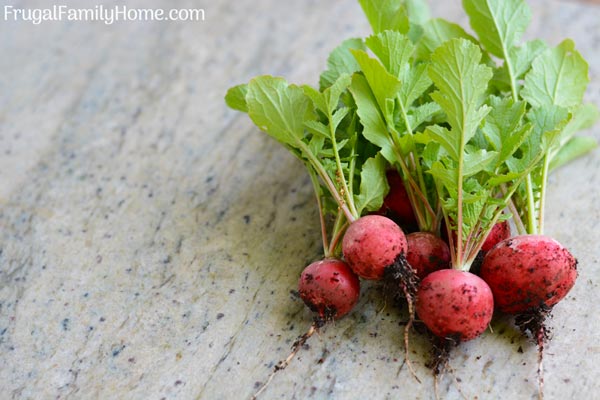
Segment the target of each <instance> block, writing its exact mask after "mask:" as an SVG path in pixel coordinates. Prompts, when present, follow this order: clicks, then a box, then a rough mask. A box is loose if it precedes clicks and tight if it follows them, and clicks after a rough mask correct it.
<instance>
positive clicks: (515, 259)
mask: <svg viewBox="0 0 600 400" xmlns="http://www.w3.org/2000/svg"><path fill="white" fill-rule="evenodd" d="M481 277H482V278H483V279H484V280H485V281H486V282H487V283H488V285H490V287H491V289H492V292H493V293H494V299H495V301H496V306H497V307H498V309H500V310H501V311H503V312H506V313H509V314H518V313H522V312H525V311H528V310H530V309H534V308H538V307H540V306H547V307H552V306H553V305H555V304H556V303H558V302H559V301H560V300H561V299H563V298H564V297H565V296H566V295H567V293H568V292H569V290H571V288H572V287H573V285H574V284H575V279H576V278H577V260H576V259H575V257H573V255H572V254H571V253H570V252H569V251H568V250H567V249H566V248H564V247H563V246H562V245H561V244H560V243H558V242H557V241H556V240H554V239H552V238H549V237H547V236H543V235H520V236H515V237H513V238H510V239H507V240H504V241H502V242H500V243H499V244H497V245H496V246H495V247H494V248H493V249H492V250H490V251H489V252H488V253H487V254H486V256H485V258H484V260H483V265H482V266H481Z"/></svg>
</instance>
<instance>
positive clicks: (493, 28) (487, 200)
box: [226, 0, 598, 269]
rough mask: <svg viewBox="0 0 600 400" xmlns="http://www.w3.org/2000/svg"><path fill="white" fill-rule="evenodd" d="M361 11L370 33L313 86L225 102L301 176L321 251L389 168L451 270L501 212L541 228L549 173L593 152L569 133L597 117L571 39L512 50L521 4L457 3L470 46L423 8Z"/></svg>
mask: <svg viewBox="0 0 600 400" xmlns="http://www.w3.org/2000/svg"><path fill="white" fill-rule="evenodd" d="M359 3H360V5H361V6H362V8H363V11H364V12H365V14H366V16H367V19H368V21H369V23H370V24H371V27H372V29H373V35H371V36H369V37H367V38H366V39H356V38H354V39H348V40H346V41H344V42H342V43H341V44H340V46H338V47H337V48H336V49H334V51H333V52H332V53H331V54H330V56H329V58H328V60H327V69H326V70H325V71H324V72H323V73H322V74H321V77H320V80H319V89H318V90H317V89H315V88H312V87H309V86H295V85H289V84H288V83H287V82H285V81H284V80H283V79H281V78H273V77H270V76H262V77H257V78H255V79H253V80H251V81H250V82H249V83H248V84H247V85H240V86H237V87H234V88H232V89H231V90H230V91H229V92H228V94H227V97H226V100H227V103H228V104H229V105H230V106H231V107H233V108H235V109H238V110H241V111H244V112H247V113H248V114H249V116H250V117H251V118H252V120H253V121H254V123H255V124H256V125H257V126H258V127H259V128H261V129H262V130H264V131H265V132H267V133H268V134H269V135H271V136H272V137H274V138H275V139H276V140H278V141H279V142H281V143H282V144H283V145H285V146H286V147H287V148H288V149H289V150H290V151H291V152H292V153H293V154H295V155H296V156H297V157H298V158H299V159H300V160H302V162H304V163H305V165H306V166H307V167H308V170H309V173H310V175H311V177H312V179H313V183H314V186H315V190H316V192H317V197H318V199H319V208H320V210H321V216H322V218H321V220H322V226H323V227H324V228H323V233H324V235H323V236H324V245H325V248H326V255H328V254H327V252H328V251H329V255H332V254H333V253H335V251H336V248H337V247H336V246H337V243H338V239H339V236H340V235H341V233H342V232H343V230H344V227H345V225H346V223H347V222H349V221H350V222H351V221H352V220H354V219H355V218H357V217H359V216H361V215H363V214H364V213H366V212H369V211H373V210H376V209H378V208H379V207H380V206H381V204H382V201H383V196H384V195H385V194H386V192H387V190H388V187H387V183H386V181H385V169H386V168H387V167H388V166H392V167H394V168H396V169H397V170H398V171H399V172H400V174H401V176H402V178H403V181H404V183H405V186H406V189H407V192H408V195H409V198H410V201H411V203H412V205H413V208H414V211H415V214H416V217H417V221H418V223H419V228H420V229H421V230H425V231H431V232H435V233H439V230H440V226H441V221H442V220H445V222H446V226H447V228H448V230H449V235H448V236H449V238H450V241H451V253H452V261H453V266H454V267H455V268H461V269H468V268H469V266H470V264H471V262H472V261H473V260H474V258H475V256H476V255H477V253H478V251H479V249H480V247H481V245H482V243H483V241H484V240H485V238H486V236H487V234H488V233H489V231H490V230H491V228H492V227H493V225H494V224H495V223H496V222H497V221H498V220H499V219H502V218H508V215H509V214H507V213H506V209H507V208H508V209H510V210H511V212H512V214H513V215H512V216H513V217H514V218H515V223H516V225H517V227H518V228H519V230H521V231H523V232H529V233H535V232H540V231H541V229H542V228H543V210H544V195H545V187H546V182H547V175H548V173H549V171H551V170H552V169H554V168H557V167H559V166H561V165H563V164H565V163H566V162H568V161H570V160H572V159H573V158H576V157H579V156H580V155H582V154H584V153H586V152H588V151H590V150H591V149H592V148H594V147H595V145H596V143H595V141H594V140H593V139H591V138H586V137H580V136H575V133H576V132H577V131H578V130H580V129H583V128H587V127H589V126H590V125H591V124H592V123H593V122H594V121H595V120H596V119H597V117H598V111H597V110H596V108H595V107H594V106H592V105H589V104H582V100H583V94H584V91H585V89H586V86H587V83H588V77H587V72H588V66H587V63H586V62H585V60H584V59H583V58H582V57H581V55H580V54H579V53H578V52H577V51H576V50H575V47H574V44H573V42H572V41H570V40H565V41H564V42H562V43H560V44H559V45H558V46H556V47H550V46H548V45H546V44H545V43H544V42H543V41H541V40H533V41H529V42H525V43H520V40H521V36H522V35H523V33H524V32H525V30H526V28H527V26H528V25H529V22H530V19H531V11H530V9H529V7H528V6H527V4H526V2H525V0H463V5H464V8H465V11H466V13H467V15H468V16H469V19H470V23H471V27H472V29H473V31H474V32H475V33H476V35H477V37H474V36H471V35H469V34H468V33H467V32H466V31H465V30H464V29H463V28H462V27H460V26H459V25H457V24H454V23H452V22H449V21H446V20H444V19H440V18H435V19H430V18H429V10H428V8H427V6H426V3H425V2H424V0H359ZM327 215H333V217H334V218H333V219H334V221H335V222H334V224H333V229H332V231H333V234H332V240H331V242H329V241H328V240H327V239H326V229H325V222H324V221H325V217H326V216H327Z"/></svg>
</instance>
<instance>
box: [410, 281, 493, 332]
mask: <svg viewBox="0 0 600 400" xmlns="http://www.w3.org/2000/svg"><path fill="white" fill-rule="evenodd" d="M416 310H417V314H418V315H419V318H420V319H421V320H422V321H423V323H425V325H426V326H427V327H428V328H429V330H430V331H431V332H433V334H434V335H436V336H438V337H440V338H454V339H456V340H459V341H467V340H471V339H474V338H476V337H477V336H479V335H481V334H482V333H483V331H485V329H486V328H487V326H488V324H489V323H490V321H491V319H492V314H493V312H494V298H493V296H492V291H491V290H490V287H489V286H488V285H487V283H485V282H484V281H483V280H482V279H481V278H479V277H478V276H477V275H474V274H472V273H470V272H464V271H459V270H456V269H442V270H439V271H435V272H432V273H431V274H429V275H428V276H427V277H426V278H425V279H423V281H421V285H420V286H419V291H418V292H417V302H416Z"/></svg>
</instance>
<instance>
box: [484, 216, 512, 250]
mask: <svg viewBox="0 0 600 400" xmlns="http://www.w3.org/2000/svg"><path fill="white" fill-rule="evenodd" d="M510 235H511V232H510V225H509V223H508V221H502V222H498V223H496V224H495V225H494V227H493V228H492V230H491V231H490V233H489V234H488V236H487V238H486V239H485V242H483V245H482V246H481V250H483V251H490V250H491V249H492V247H494V246H495V245H497V244H498V243H500V242H501V241H503V240H506V239H508V238H510Z"/></svg>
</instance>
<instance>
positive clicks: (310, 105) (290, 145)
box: [225, 66, 389, 256]
mask: <svg viewBox="0 0 600 400" xmlns="http://www.w3.org/2000/svg"><path fill="white" fill-rule="evenodd" d="M334 68H335V67H334ZM342 69H346V70H347V69H348V67H347V66H342V67H340V68H337V69H336V71H337V72H336V74H335V77H334V76H333V75H332V74H330V75H329V77H332V79H334V80H333V81H332V84H331V85H330V86H328V87H326V88H323V89H322V90H317V89H314V88H312V87H310V86H307V85H304V86H297V85H293V84H288V83H287V82H286V81H285V80H284V79H282V78H275V77H272V76H259V77H256V78H254V79H252V80H251V81H250V82H249V83H248V84H244V85H239V86H235V87H233V88H231V89H230V90H229V91H228V93H227V95H226V98H225V99H226V102H227V104H228V105H229V106H230V107H232V108H234V109H237V110H239V111H243V112H246V113H248V115H249V116H250V118H251V119H252V121H253V122H254V123H255V124H256V125H257V126H258V127H259V128H260V129H261V130H263V131H264V132H266V133H267V134H269V135H270V136H271V137H273V138H274V139H276V140H277V141H278V142H280V143H281V144H282V145H284V146H285V147H286V148H287V149H288V150H290V152H292V153H293V154H294V155H295V156H296V157H298V158H299V159H300V160H301V161H302V162H303V163H304V164H305V166H306V167H307V170H308V172H309V174H310V176H311V179H312V182H313V186H314V189H315V193H316V195H317V200H318V204H319V211H320V215H321V224H322V234H323V246H324V250H325V256H333V255H336V254H337V253H339V239H340V237H341V235H342V233H343V231H344V229H345V226H347V222H352V221H354V220H355V219H357V218H358V217H360V216H361V215H363V214H365V213H368V212H371V211H375V210H377V209H379V208H380V207H381V205H382V203H383V198H384V196H385V194H387V191H388V190H389V187H388V184H387V180H386V177H385V170H386V163H385V160H384V159H383V157H382V156H381V155H379V154H378V152H377V149H376V148H375V147H374V146H371V145H370V144H369V143H368V142H366V141H365V140H364V139H363V138H362V137H361V136H360V135H359V126H358V119H357V117H356V112H355V106H354V104H353V101H352V98H351V97H350V96H349V95H347V93H348V87H349V86H350V84H351V82H352V77H351V76H350V75H349V74H348V73H347V72H346V71H342ZM344 94H346V95H345V96H344ZM328 216H333V218H332V219H333V220H334V222H333V224H332V227H331V228H330V229H331V230H332V233H331V241H329V240H328V237H329V235H328V233H327V230H328V229H327V225H328V224H327V221H326V220H327V219H328Z"/></svg>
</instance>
